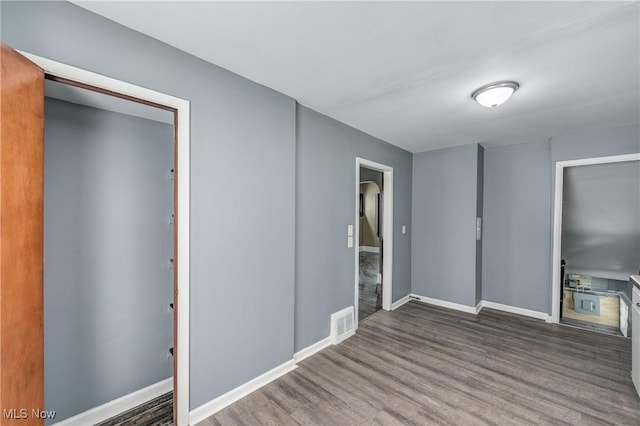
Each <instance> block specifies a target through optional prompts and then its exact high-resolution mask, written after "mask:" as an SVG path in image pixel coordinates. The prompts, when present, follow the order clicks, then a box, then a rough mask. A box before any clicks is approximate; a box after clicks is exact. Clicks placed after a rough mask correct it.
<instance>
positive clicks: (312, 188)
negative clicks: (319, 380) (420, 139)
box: [295, 106, 412, 351]
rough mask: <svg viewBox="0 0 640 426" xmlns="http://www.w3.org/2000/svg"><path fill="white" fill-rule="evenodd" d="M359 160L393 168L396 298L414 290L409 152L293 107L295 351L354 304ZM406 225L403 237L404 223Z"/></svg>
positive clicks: (321, 334) (320, 335)
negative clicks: (350, 232) (351, 231)
mask: <svg viewBox="0 0 640 426" xmlns="http://www.w3.org/2000/svg"><path fill="white" fill-rule="evenodd" d="M356 157H362V158H366V159H368V160H371V161H375V162H378V163H382V164H386V165H388V166H392V167H393V168H394V183H393V190H394V205H393V208H394V216H393V229H394V241H393V257H394V263H393V300H394V301H395V300H398V299H400V298H402V297H403V296H406V295H407V294H409V293H410V291H411V276H410V271H411V227H410V226H409V224H410V223H411V167H412V166H411V159H412V154H411V153H409V152H407V151H404V150H402V149H400V148H398V147H395V146H393V145H390V144H388V143H385V142H382V141H380V140H378V139H375V138H373V137H371V136H369V135H367V134H365V133H362V132H360V131H358V130H355V129H353V128H351V127H349V126H346V125H344V124H341V123H339V122H337V121H335V120H332V119H330V118H328V117H326V116H323V115H321V114H318V113H316V112H314V111H312V110H310V109H308V108H305V107H304V106H299V107H298V114H297V150H296V160H297V161H296V162H297V169H296V182H297V186H296V296H295V297H296V304H295V307H296V309H295V325H296V333H295V349H296V351H298V350H300V349H303V348H305V347H307V346H309V345H311V344H313V343H315V342H317V341H319V340H321V339H323V338H325V337H327V336H328V335H329V317H330V315H331V314H332V313H334V312H336V311H338V310H340V309H343V308H346V307H347V306H351V305H353V304H354V290H355V282H354V279H355V278H354V277H355V261H354V256H355V254H354V249H355V245H354V248H347V225H354V220H355V215H356V210H355V208H356V206H355V193H354V191H355V179H356V175H355V172H356V168H355V164H356ZM402 225H407V234H406V235H402V233H401V227H402Z"/></svg>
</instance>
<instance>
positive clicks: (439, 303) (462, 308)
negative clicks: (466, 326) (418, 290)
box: [409, 293, 478, 315]
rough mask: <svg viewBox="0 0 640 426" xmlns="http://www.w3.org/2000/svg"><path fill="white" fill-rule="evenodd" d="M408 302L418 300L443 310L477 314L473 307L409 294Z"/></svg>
mask: <svg viewBox="0 0 640 426" xmlns="http://www.w3.org/2000/svg"><path fill="white" fill-rule="evenodd" d="M409 299H410V300H418V301H419V302H422V303H427V304H429V305H434V306H440V307H443V308H448V309H454V310H456V311H461V312H466V313H468V314H474V315H475V314H477V313H478V312H477V311H476V309H477V308H476V307H475V306H467V305H461V304H460V303H454V302H449V301H447V300H440V299H434V298H432V297H426V296H420V295H419V294H413V293H412V294H410V295H409Z"/></svg>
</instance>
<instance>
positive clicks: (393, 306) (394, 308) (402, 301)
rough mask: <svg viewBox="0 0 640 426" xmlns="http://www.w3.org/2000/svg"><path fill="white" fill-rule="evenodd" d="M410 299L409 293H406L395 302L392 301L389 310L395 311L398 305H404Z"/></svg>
mask: <svg viewBox="0 0 640 426" xmlns="http://www.w3.org/2000/svg"><path fill="white" fill-rule="evenodd" d="M410 300H411V295H410V294H407V295H406V296H405V297H403V298H402V299H398V300H396V301H395V302H393V303H392V304H391V310H392V311H395V310H396V309H398V308H399V307H400V306H402V305H404V304H405V303H407V302H409V301H410Z"/></svg>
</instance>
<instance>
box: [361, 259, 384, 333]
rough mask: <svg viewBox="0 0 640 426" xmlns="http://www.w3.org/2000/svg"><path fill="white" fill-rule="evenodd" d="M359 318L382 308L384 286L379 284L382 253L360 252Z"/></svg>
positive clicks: (362, 318) (363, 317)
mask: <svg viewBox="0 0 640 426" xmlns="http://www.w3.org/2000/svg"><path fill="white" fill-rule="evenodd" d="M359 263H360V267H359V277H360V278H359V283H358V288H359V299H358V319H359V320H360V321H362V320H364V319H365V318H367V317H368V316H369V315H371V314H373V313H374V312H376V311H377V310H379V309H380V308H382V286H381V285H378V273H379V272H380V255H379V254H378V253H369V252H364V251H362V252H360V262H359Z"/></svg>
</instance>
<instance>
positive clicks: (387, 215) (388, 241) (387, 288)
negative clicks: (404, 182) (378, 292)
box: [353, 157, 393, 330]
mask: <svg viewBox="0 0 640 426" xmlns="http://www.w3.org/2000/svg"><path fill="white" fill-rule="evenodd" d="M360 167H366V168H367V169H371V170H375V171H378V172H382V174H383V184H382V188H381V189H382V194H383V196H382V202H383V206H382V209H383V211H382V238H383V244H384V256H383V258H382V309H384V310H385V311H390V310H391V309H392V308H391V304H392V300H391V299H392V296H393V292H392V290H393V167H391V166H387V165H385V164H381V163H376V162H374V161H371V160H367V159H364V158H360V157H356V181H355V194H354V204H353V205H354V206H355V219H354V233H353V240H354V242H355V244H354V246H355V247H356V248H357V249H356V250H354V252H355V253H354V259H355V274H354V275H355V278H354V281H355V296H354V298H355V303H354V308H355V329H356V330H357V329H358V302H359V296H360V291H359V288H360V250H359V241H360V213H359V204H360Z"/></svg>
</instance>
